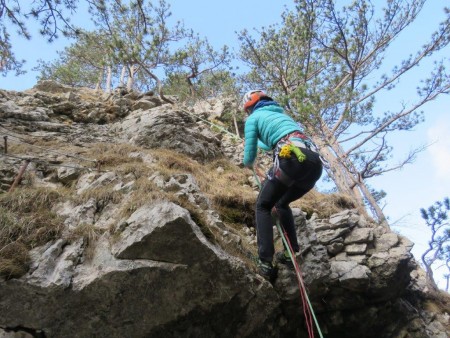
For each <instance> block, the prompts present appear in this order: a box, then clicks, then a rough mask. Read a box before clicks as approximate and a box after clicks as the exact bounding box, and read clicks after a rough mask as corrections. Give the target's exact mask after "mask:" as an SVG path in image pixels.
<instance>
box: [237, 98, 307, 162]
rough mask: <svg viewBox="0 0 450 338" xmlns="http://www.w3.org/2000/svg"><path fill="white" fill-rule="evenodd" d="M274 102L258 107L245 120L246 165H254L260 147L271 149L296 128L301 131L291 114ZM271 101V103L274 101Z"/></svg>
mask: <svg viewBox="0 0 450 338" xmlns="http://www.w3.org/2000/svg"><path fill="white" fill-rule="evenodd" d="M272 102H273V104H269V102H267V103H266V105H264V106H262V107H260V108H258V105H256V109H255V110H254V111H253V113H252V114H251V115H250V116H249V117H248V119H247V121H246V122H245V148H244V166H246V167H249V168H251V167H253V163H254V162H255V159H256V155H257V150H258V147H260V148H262V149H264V150H266V151H269V150H272V149H273V148H274V147H275V145H276V144H277V142H278V141H279V140H280V139H282V138H283V137H284V136H286V135H287V134H290V133H292V132H294V131H296V130H298V131H300V126H299V125H298V124H297V122H295V121H294V119H292V118H291V117H290V116H289V115H287V114H285V113H284V110H283V108H281V107H280V106H279V105H278V104H277V103H276V102H275V101H272ZM272 102H271V103H272Z"/></svg>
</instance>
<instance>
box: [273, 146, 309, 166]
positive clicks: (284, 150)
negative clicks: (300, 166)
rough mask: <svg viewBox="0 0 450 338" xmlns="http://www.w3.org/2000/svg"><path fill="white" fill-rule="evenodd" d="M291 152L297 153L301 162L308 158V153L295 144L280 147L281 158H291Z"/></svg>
mask: <svg viewBox="0 0 450 338" xmlns="http://www.w3.org/2000/svg"><path fill="white" fill-rule="evenodd" d="M291 152H293V153H294V154H295V156H296V157H297V160H298V161H299V162H303V161H304V160H306V155H305V154H303V152H302V151H301V150H300V148H298V147H296V146H295V145H293V144H285V145H283V146H282V147H281V149H280V152H279V154H278V156H279V157H281V158H291Z"/></svg>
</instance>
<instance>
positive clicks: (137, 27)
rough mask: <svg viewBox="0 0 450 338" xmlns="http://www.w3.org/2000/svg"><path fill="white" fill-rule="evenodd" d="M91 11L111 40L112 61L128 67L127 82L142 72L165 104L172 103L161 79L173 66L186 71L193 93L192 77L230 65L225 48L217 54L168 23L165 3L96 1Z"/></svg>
mask: <svg viewBox="0 0 450 338" xmlns="http://www.w3.org/2000/svg"><path fill="white" fill-rule="evenodd" d="M138 3H139V6H138ZM90 12H91V14H92V16H93V18H94V21H95V23H96V25H97V27H99V28H100V30H101V31H102V32H103V34H105V36H107V37H108V39H109V41H110V45H109V47H110V48H109V50H111V51H112V55H111V57H112V60H113V61H114V62H116V63H121V64H125V65H127V68H128V70H129V74H128V75H129V76H128V79H129V80H130V79H131V80H132V79H133V78H134V74H136V73H137V72H139V73H141V74H142V75H143V76H145V77H146V78H147V79H151V80H152V81H153V82H154V83H155V87H156V88H157V90H158V93H159V95H160V96H161V98H162V99H163V100H165V101H167V102H171V100H170V99H168V98H166V97H165V96H164V94H163V86H162V84H163V83H162V80H161V79H162V76H164V75H166V74H165V73H167V72H170V70H171V69H173V68H174V67H175V68H177V69H178V70H179V69H180V68H183V67H184V68H185V69H186V68H187V69H188V71H189V72H188V73H187V76H186V81H187V82H188V84H189V86H190V88H191V90H193V88H194V87H193V82H192V80H193V79H194V78H196V77H198V76H199V75H201V74H202V73H204V72H207V71H208V72H210V71H212V70H214V69H217V68H219V67H220V66H221V65H223V64H226V63H228V62H229V52H228V49H227V48H226V47H224V48H223V49H222V50H221V51H220V52H216V51H214V50H213V49H212V47H211V46H210V45H209V43H208V41H207V40H202V39H200V38H198V37H197V36H195V35H194V33H193V32H192V30H189V29H186V28H185V27H184V25H183V24H182V23H181V22H179V21H178V22H175V23H174V24H170V18H171V16H172V13H171V12H170V5H169V4H168V3H167V2H166V1H165V0H160V1H159V2H158V3H157V4H153V3H151V2H148V3H144V2H143V1H131V2H130V3H129V4H124V3H123V2H122V1H121V0H116V1H114V2H106V1H97V2H95V3H94V6H92V8H91V11H90ZM194 46H196V47H198V48H194ZM201 66H203V67H204V69H202V68H201Z"/></svg>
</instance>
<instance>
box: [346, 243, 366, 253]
mask: <svg viewBox="0 0 450 338" xmlns="http://www.w3.org/2000/svg"><path fill="white" fill-rule="evenodd" d="M366 250H367V244H365V243H364V244H350V245H347V246H346V247H345V252H346V253H347V255H360V254H363V253H365V252H366Z"/></svg>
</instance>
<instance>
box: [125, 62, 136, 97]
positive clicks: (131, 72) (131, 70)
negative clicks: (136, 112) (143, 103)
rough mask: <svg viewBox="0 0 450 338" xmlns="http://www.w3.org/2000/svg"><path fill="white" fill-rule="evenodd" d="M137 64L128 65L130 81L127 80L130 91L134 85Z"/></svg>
mask: <svg viewBox="0 0 450 338" xmlns="http://www.w3.org/2000/svg"><path fill="white" fill-rule="evenodd" d="M136 68H137V67H136V66H135V65H131V66H129V67H128V81H127V90H128V91H130V90H131V89H132V88H133V85H134V75H135V74H136Z"/></svg>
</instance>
